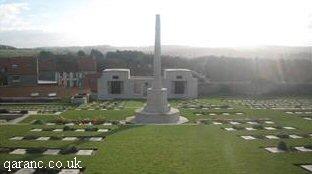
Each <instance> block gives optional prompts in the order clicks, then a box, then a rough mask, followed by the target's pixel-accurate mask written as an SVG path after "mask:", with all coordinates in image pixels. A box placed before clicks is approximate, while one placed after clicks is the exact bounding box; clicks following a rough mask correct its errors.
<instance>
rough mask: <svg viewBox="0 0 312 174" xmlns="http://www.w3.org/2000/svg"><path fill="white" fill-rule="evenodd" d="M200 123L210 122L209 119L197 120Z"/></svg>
mask: <svg viewBox="0 0 312 174" xmlns="http://www.w3.org/2000/svg"><path fill="white" fill-rule="evenodd" d="M198 121H199V123H200V124H210V123H211V121H210V120H198Z"/></svg>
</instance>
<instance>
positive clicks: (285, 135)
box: [276, 133, 289, 138]
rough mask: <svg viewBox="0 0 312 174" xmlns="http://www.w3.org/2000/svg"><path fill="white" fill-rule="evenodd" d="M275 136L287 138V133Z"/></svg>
mask: <svg viewBox="0 0 312 174" xmlns="http://www.w3.org/2000/svg"><path fill="white" fill-rule="evenodd" d="M276 136H277V137H279V138H289V135H287V134H286V133H279V134H277V135H276Z"/></svg>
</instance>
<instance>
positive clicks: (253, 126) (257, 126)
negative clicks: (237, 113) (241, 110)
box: [252, 124, 264, 129]
mask: <svg viewBox="0 0 312 174" xmlns="http://www.w3.org/2000/svg"><path fill="white" fill-rule="evenodd" d="M252 128H254V129H264V128H263V126H262V125H258V124H257V125H252Z"/></svg>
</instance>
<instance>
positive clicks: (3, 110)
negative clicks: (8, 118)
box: [0, 109, 9, 114]
mask: <svg viewBox="0 0 312 174" xmlns="http://www.w3.org/2000/svg"><path fill="white" fill-rule="evenodd" d="M0 113H3V114H7V113H9V111H8V110H7V109H0Z"/></svg>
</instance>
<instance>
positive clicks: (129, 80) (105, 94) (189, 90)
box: [97, 69, 197, 100]
mask: <svg viewBox="0 0 312 174" xmlns="http://www.w3.org/2000/svg"><path fill="white" fill-rule="evenodd" d="M152 80H153V77H151V76H130V70H129V69H106V70H104V71H103V72H102V75H101V77H100V78H99V79H98V83H97V84H98V90H97V92H98V99H100V100H105V99H115V98H116V99H117V98H118V99H134V98H146V96H147V89H148V88H150V87H151V85H152ZM163 84H164V87H165V88H167V91H168V98H186V99H187V98H197V78H194V77H193V75H192V71H191V70H188V69H165V70H164V76H163Z"/></svg>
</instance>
